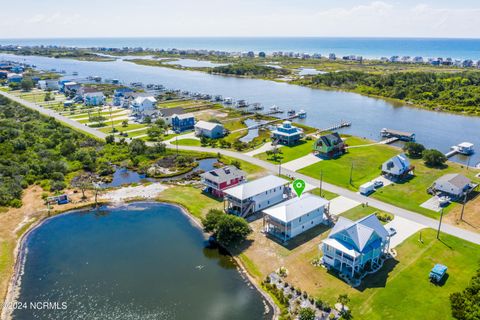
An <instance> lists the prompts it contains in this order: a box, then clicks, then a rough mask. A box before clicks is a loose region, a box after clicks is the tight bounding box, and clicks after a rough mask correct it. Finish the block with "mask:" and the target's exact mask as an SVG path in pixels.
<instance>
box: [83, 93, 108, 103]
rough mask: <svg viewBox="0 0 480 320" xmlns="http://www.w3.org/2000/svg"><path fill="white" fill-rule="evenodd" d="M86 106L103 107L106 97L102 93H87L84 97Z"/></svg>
mask: <svg viewBox="0 0 480 320" xmlns="http://www.w3.org/2000/svg"><path fill="white" fill-rule="evenodd" d="M83 103H84V104H85V105H86V106H101V105H103V104H104V103H105V95H104V94H103V92H101V91H94V92H87V93H85V94H84V95H83Z"/></svg>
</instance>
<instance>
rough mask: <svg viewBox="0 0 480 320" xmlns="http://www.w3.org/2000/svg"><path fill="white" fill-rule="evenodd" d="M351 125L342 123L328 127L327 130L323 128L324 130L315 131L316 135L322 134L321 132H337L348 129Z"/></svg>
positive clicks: (348, 122) (347, 122) (346, 122)
mask: <svg viewBox="0 0 480 320" xmlns="http://www.w3.org/2000/svg"><path fill="white" fill-rule="evenodd" d="M351 125H352V123H351V122H350V121H342V122H340V123H338V124H336V125H333V126H331V127H328V128H325V129H319V130H318V131H317V133H322V132H325V131H333V130H338V129H341V128H346V127H350V126H351Z"/></svg>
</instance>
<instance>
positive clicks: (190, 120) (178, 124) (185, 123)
mask: <svg viewBox="0 0 480 320" xmlns="http://www.w3.org/2000/svg"><path fill="white" fill-rule="evenodd" d="M194 127H195V117H194V116H193V114H191V113H185V114H175V115H173V116H172V129H173V131H175V132H177V133H180V132H183V131H187V130H192V129H193V128H194Z"/></svg>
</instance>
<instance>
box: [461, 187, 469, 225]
mask: <svg viewBox="0 0 480 320" xmlns="http://www.w3.org/2000/svg"><path fill="white" fill-rule="evenodd" d="M467 195H468V194H467V193H466V192H465V197H464V198H463V205H462V213H461V214H460V220H461V221H463V212H464V211H465V204H466V203H467Z"/></svg>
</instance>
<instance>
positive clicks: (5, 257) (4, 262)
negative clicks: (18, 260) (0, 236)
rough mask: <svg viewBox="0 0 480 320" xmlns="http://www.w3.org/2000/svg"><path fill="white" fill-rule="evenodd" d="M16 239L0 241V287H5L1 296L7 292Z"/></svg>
mask: <svg viewBox="0 0 480 320" xmlns="http://www.w3.org/2000/svg"><path fill="white" fill-rule="evenodd" d="M14 247H15V241H13V240H1V241H0V288H5V292H0V298H2V297H3V295H4V294H5V293H6V288H7V286H8V281H9V280H10V275H11V272H12V266H13V263H14V262H13V249H14Z"/></svg>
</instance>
